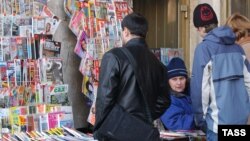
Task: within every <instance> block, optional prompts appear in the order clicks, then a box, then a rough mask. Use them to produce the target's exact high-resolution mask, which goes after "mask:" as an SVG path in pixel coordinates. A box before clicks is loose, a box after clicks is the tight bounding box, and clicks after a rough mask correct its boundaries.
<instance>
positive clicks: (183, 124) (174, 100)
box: [161, 92, 194, 130]
mask: <svg viewBox="0 0 250 141" xmlns="http://www.w3.org/2000/svg"><path fill="white" fill-rule="evenodd" d="M161 121H162V123H163V125H164V126H165V128H167V129H168V130H191V129H194V116H193V112H192V108H191V99H190V96H188V95H184V94H181V93H178V94H177V93H174V92H171V105H170V107H169V108H168V109H167V110H166V111H165V113H164V114H163V115H162V116H161Z"/></svg>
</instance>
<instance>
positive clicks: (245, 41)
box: [226, 13, 250, 125]
mask: <svg viewBox="0 0 250 141" xmlns="http://www.w3.org/2000/svg"><path fill="white" fill-rule="evenodd" d="M226 25H227V26H229V27H231V28H232V29H233V31H234V33H235V35H236V42H237V43H238V44H240V45H241V47H242V48H243V49H244V52H245V54H246V58H247V60H248V62H250V19H248V18H247V17H246V16H244V15H241V14H240V13H234V14H232V15H231V16H230V17H228V19H227V21H226ZM247 124H248V125H250V116H249V117H248V121H247Z"/></svg>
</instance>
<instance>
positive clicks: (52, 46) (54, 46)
mask: <svg viewBox="0 0 250 141" xmlns="http://www.w3.org/2000/svg"><path fill="white" fill-rule="evenodd" d="M42 47H43V48H42V56H43V57H60V50H61V42H56V41H51V40H45V41H44V42H43V46H42Z"/></svg>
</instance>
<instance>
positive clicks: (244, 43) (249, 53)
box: [238, 36, 250, 125]
mask: <svg viewBox="0 0 250 141" xmlns="http://www.w3.org/2000/svg"><path fill="white" fill-rule="evenodd" d="M238 44H240V45H241V47H242V48H243V49H244V52H245V54H246V57H247V60H248V62H249V63H250V36H249V37H246V38H242V39H241V40H240V41H239V42H238ZM247 124H248V125H250V116H249V117H248V121H247Z"/></svg>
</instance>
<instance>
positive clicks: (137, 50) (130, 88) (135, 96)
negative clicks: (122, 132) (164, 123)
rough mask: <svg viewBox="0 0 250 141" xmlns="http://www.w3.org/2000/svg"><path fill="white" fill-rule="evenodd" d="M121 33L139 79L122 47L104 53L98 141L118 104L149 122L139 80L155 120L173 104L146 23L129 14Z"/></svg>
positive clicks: (100, 88)
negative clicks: (105, 122)
mask: <svg viewBox="0 0 250 141" xmlns="http://www.w3.org/2000/svg"><path fill="white" fill-rule="evenodd" d="M122 30H123V31H122V40H123V47H124V48H127V49H128V51H129V52H130V53H131V54H132V56H133V57H134V59H135V63H136V65H137V66H136V71H137V72H138V73H137V74H138V75H139V76H138V77H137V79H138V78H139V79H140V80H137V79H136V77H135V73H134V69H133V66H132V65H131V64H130V62H129V60H128V59H127V58H126V56H125V55H124V54H123V53H121V48H114V49H111V50H110V51H108V52H106V53H105V54H104V56H103V58H102V62H101V70H100V76H99V77H100V78H99V80H100V81H99V86H98V91H97V99H96V124H95V126H94V136H95V137H96V138H98V139H99V140H103V138H102V137H100V136H99V135H98V128H99V127H100V125H101V124H102V122H103V119H104V118H106V116H107V115H108V113H109V112H110V111H111V110H112V108H113V106H114V104H115V103H118V104H119V105H120V106H122V107H123V108H124V109H125V110H126V111H127V112H128V113H130V114H131V115H133V116H135V117H137V118H139V119H141V120H143V121H145V122H147V121H148V120H147V114H146V113H145V104H144V101H143V98H142V94H141V91H140V88H139V86H138V81H140V82H143V83H144V84H143V87H142V89H143V91H144V92H145V93H143V94H144V96H145V99H146V101H147V103H148V105H149V109H150V113H151V115H152V118H153V120H154V119H157V118H159V117H160V116H161V115H162V114H163V113H164V111H165V110H166V109H167V108H168V107H169V105H170V98H169V88H168V83H167V78H166V77H167V76H166V70H165V66H164V65H163V64H162V63H161V62H160V61H159V60H158V59H157V58H156V57H155V56H154V54H153V53H152V52H151V51H150V50H149V48H148V46H147V43H146V41H145V38H146V34H147V32H148V22H147V20H146V19H145V18H144V17H143V16H142V15H140V14H136V13H132V14H129V15H127V16H126V17H125V18H124V19H123V21H122ZM114 124H115V123H114ZM131 130H133V129H131ZM145 134H147V133H145ZM128 136H129V135H128Z"/></svg>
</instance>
